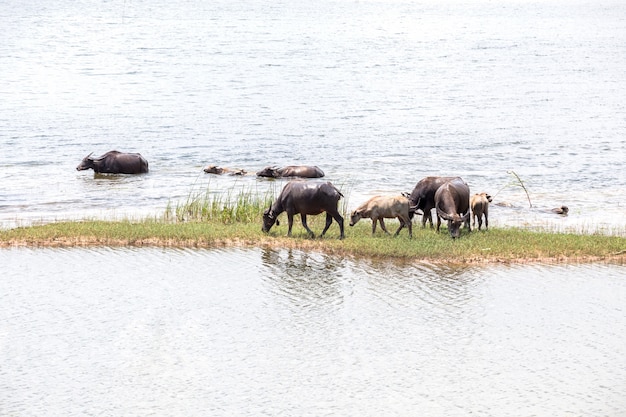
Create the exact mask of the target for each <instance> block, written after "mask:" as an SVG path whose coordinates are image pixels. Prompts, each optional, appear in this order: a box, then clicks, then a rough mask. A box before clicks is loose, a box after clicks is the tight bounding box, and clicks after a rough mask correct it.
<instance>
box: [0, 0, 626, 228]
mask: <svg viewBox="0 0 626 417" xmlns="http://www.w3.org/2000/svg"><path fill="white" fill-rule="evenodd" d="M625 7H626V6H625V5H624V4H623V3H621V2H616V1H610V0H606V1H601V2H599V3H598V2H594V3H593V4H591V3H588V2H582V1H574V2H571V1H567V2H565V1H563V2H561V1H538V2H532V3H527V2H518V1H514V0H509V1H504V2H499V3H498V5H497V6H494V5H493V3H492V2H487V1H480V0H473V1H450V2H443V3H441V2H435V1H418V2H406V1H403V0H385V1H350V0H346V1H333V0H330V1H323V2H322V3H319V2H317V3H315V4H314V5H313V4H308V3H306V4H305V3H302V4H293V3H292V2H281V1H278V2H266V1H263V0H250V1H238V2H233V1H220V0H218V1H211V2H202V1H196V0H190V1H185V2H182V3H177V4H176V5H175V6H173V5H172V3H171V2H164V1H161V0H157V1H150V2H145V1H126V0H125V1H122V0H114V1H110V2H105V3H94V2H89V1H87V2H75V1H67V0H63V1H59V2H55V3H54V5H51V4H49V2H47V1H43V0H36V1H30V2H28V3H18V2H11V1H9V2H3V3H2V4H1V5H0V27H1V28H2V29H0V31H2V34H3V39H5V41H4V42H2V43H0V56H2V60H1V61H0V80H1V81H2V85H3V86H4V88H3V91H2V93H0V94H1V97H2V100H0V149H1V150H2V152H0V182H1V183H2V184H3V185H2V187H0V225H1V226H2V227H13V226H16V225H23V224H30V223H32V222H47V221H51V220H57V219H67V218H83V217H97V218H112V217H125V216H141V217H143V216H160V215H162V214H163V213H164V211H165V209H166V207H167V206H168V204H171V205H173V206H176V204H179V203H181V202H184V201H185V199H186V198H187V197H188V196H189V195H190V194H193V193H194V192H197V191H204V190H206V189H207V188H208V189H209V190H210V192H214V193H221V192H223V191H224V190H230V191H231V192H232V191H233V190H234V193H235V194H238V190H240V189H245V190H252V191H253V192H258V193H259V194H260V195H265V192H266V191H267V190H268V189H279V188H280V187H281V186H282V185H283V182H282V181H278V182H275V181H262V180H257V179H256V178H255V177H254V176H250V177H246V178H243V179H241V178H232V177H215V176H213V175H209V174H204V173H203V172H202V168H203V167H204V166H205V165H208V164H217V165H221V166H226V167H236V168H244V169H247V170H248V171H250V172H255V171H257V170H259V169H260V168H262V167H264V166H266V165H273V164H276V165H287V164H292V163H296V164H298V163H304V164H316V165H319V166H320V167H321V168H322V169H323V170H324V171H325V172H326V175H327V178H328V179H329V180H331V181H333V183H335V184H336V185H338V186H339V187H340V188H341V189H342V190H343V191H344V194H345V195H346V196H347V199H348V201H347V202H346V206H347V209H352V208H354V207H356V206H357V205H358V204H360V203H361V202H362V201H364V200H365V199H366V197H369V196H371V195H374V194H378V193H389V194H393V193H399V192H402V191H411V189H412V188H413V186H414V185H415V184H416V183H417V181H418V180H419V179H421V178H423V177H424V176H427V175H461V176H463V178H465V179H466V180H467V181H468V182H469V184H470V186H471V189H472V191H475V192H480V191H488V192H490V193H491V194H492V195H494V196H495V197H496V199H495V202H501V203H508V204H512V205H513V206H514V207H513V208H508V207H505V208H501V207H497V206H494V208H493V209H492V212H491V218H492V219H491V223H492V224H493V225H521V226H529V227H536V226H539V227H548V228H556V229H564V228H565V229H567V228H573V229H577V230H583V231H589V232H594V231H601V232H603V233H604V232H606V233H619V234H624V219H625V218H624V214H623V213H624V205H623V196H624V195H625V193H626V176H625V174H624V170H623V169H622V167H623V165H624V163H625V162H626V159H625V155H626V154H625V153H624V149H625V148H626V146H625V145H626V139H625V138H626V108H625V106H624V100H623V91H624V90H625V89H626V78H624V76H623V74H624V71H625V70H626V43H624V39H625V36H626V9H625ZM110 149H120V150H125V151H133V152H141V153H142V154H143V155H144V156H145V157H146V158H147V159H148V160H149V162H150V167H151V172H150V173H149V174H148V175H144V176H140V177H127V176H121V177H113V178H109V177H94V176H93V174H92V173H91V171H89V172H76V171H75V169H74V168H75V167H76V166H77V165H78V163H79V162H80V160H81V159H82V158H83V157H84V156H85V155H87V154H89V153H90V152H94V153H95V154H96V155H99V154H102V153H104V152H106V151H108V150H110ZM511 170H512V171H514V172H516V173H517V174H519V176H520V178H521V179H522V180H523V183H524V185H525V186H526V187H527V188H528V191H529V193H530V197H531V202H532V204H533V206H534V208H533V209H529V208H528V201H527V198H526V195H525V193H524V191H523V190H522V189H521V187H519V183H518V182H517V181H516V179H515V178H514V177H513V176H512V175H511V174H509V173H508V172H509V171H511ZM562 204H565V205H567V206H569V207H570V214H569V216H568V217H565V218H561V217H557V216H554V215H551V214H547V213H545V212H543V211H542V210H543V209H550V208H552V207H556V206H560V205H562Z"/></svg>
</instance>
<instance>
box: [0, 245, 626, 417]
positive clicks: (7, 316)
mask: <svg viewBox="0 0 626 417" xmlns="http://www.w3.org/2000/svg"><path fill="white" fill-rule="evenodd" d="M0 263H1V264H2V265H3V279H2V280H0V341H1V343H0V357H2V367H1V368H0V404H1V405H0V414H3V415H29V416H36V415H42V416H43V415H65V416H73V415H102V414H104V415H145V414H157V415H188V416H192V415H207V414H210V415H255V416H256V415H280V414H289V415H302V416H307V415H316V416H318V415H363V416H375V415H376V416H380V415H407V414H411V415H412V414H419V415H423V414H426V415H432V416H444V415H445V416H457V415H458V416H466V415H469V414H480V415H497V416H531V415H535V416H536V415H539V416H554V415H577V416H579V415H621V413H623V411H624V410H625V409H626V402H625V400H624V396H623V393H624V390H625V389H626V385H624V384H625V382H624V381H626V361H625V360H624V358H625V357H626V355H625V354H626V352H625V351H624V346H626V336H625V335H626V311H625V310H624V303H623V300H624V297H626V280H625V279H624V278H626V275H625V273H624V268H623V266H614V265H600V264H598V265H571V266H570V265H554V266H550V265H544V266H541V267H534V266H505V265H502V266H491V267H487V268H485V267H465V268H454V267H450V266H438V265H428V264H423V263H414V264H413V263H412V264H408V265H397V264H394V263H389V262H373V261H356V260H349V259H344V258H336V257H332V256H328V255H323V254H318V253H310V252H301V251H295V250H270V249H245V250H240V249H228V250H172V249H167V250H162V249H147V248H144V249H128V248H124V249H107V248H99V249H78V248H76V249H67V250H64V249H3V250H0Z"/></svg>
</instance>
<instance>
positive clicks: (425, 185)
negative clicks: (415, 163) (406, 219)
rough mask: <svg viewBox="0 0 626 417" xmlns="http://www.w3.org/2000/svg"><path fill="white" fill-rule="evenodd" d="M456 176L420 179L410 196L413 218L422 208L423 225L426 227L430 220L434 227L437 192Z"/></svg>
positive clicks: (410, 213) (431, 225)
mask: <svg viewBox="0 0 626 417" xmlns="http://www.w3.org/2000/svg"><path fill="white" fill-rule="evenodd" d="M454 178H455V177H426V178H422V179H421V180H419V182H418V183H417V184H416V185H415V188H413V191H412V192H411V195H410V196H409V206H410V207H411V209H410V212H409V215H410V216H411V218H413V215H414V214H415V212H416V211H417V210H422V212H423V215H422V227H426V220H428V221H429V222H430V227H431V229H432V228H433V217H432V213H431V211H432V209H434V208H435V193H436V192H437V190H438V189H439V187H441V186H442V185H443V184H444V183H446V182H448V181H450V180H452V179H454Z"/></svg>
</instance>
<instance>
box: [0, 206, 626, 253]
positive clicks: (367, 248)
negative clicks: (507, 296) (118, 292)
mask: <svg viewBox="0 0 626 417" xmlns="http://www.w3.org/2000/svg"><path fill="white" fill-rule="evenodd" d="M318 217H323V216H318ZM285 220H286V219H285ZM284 223H286V221H285V222H284ZM309 223H310V226H311V228H313V230H315V231H317V232H318V233H319V231H320V230H321V229H322V228H323V225H322V224H321V222H320V221H319V220H317V219H316V221H314V222H312V221H310V222H309ZM368 223H369V222H368V221H361V222H360V223H359V224H357V225H356V226H355V227H353V228H351V227H348V226H347V227H346V238H345V239H344V240H339V239H337V237H338V234H339V233H338V226H337V225H336V224H333V226H331V228H330V229H329V231H328V233H327V235H326V236H325V237H324V238H319V237H317V238H309V237H308V236H307V235H306V233H305V231H304V229H303V228H302V226H301V225H300V224H299V223H296V224H295V225H294V231H293V236H292V237H287V236H286V229H287V226H286V224H283V223H281V225H280V226H275V227H274V228H273V229H272V230H271V232H270V233H269V234H265V233H263V232H262V231H261V222H260V217H259V220H258V221H256V222H237V223H224V222H222V221H218V220H214V221H206V222H199V221H186V222H166V221H157V220H142V221H136V222H133V221H129V220H124V221H99V220H93V221H72V222H58V223H51V224H46V225H42V226H29V227H21V228H16V229H11V230H4V231H0V247H12V246H31V247H42V246H43V247H72V246H160V247H209V248H212V247H230V246H238V247H276V248H294V249H303V250H315V251H322V252H326V253H331V254H337V255H340V256H355V257H371V258H396V259H403V260H426V261H430V262H452V263H489V262H597V261H611V262H618V263H624V262H626V238H623V237H617V236H604V235H577V234H564V233H552V232H533V231H526V230H522V229H516V228H511V229H490V230H489V231H480V232H479V231H473V232H472V233H468V232H467V231H464V233H463V234H462V236H461V238H459V239H456V240H453V239H451V238H450V236H449V235H448V234H447V231H446V230H445V229H443V230H442V232H441V233H436V232H435V231H433V230H431V229H429V228H427V229H422V228H421V227H415V230H414V233H413V234H414V236H413V239H409V238H408V235H407V234H406V233H405V231H403V233H401V234H400V235H399V236H397V237H393V236H389V235H385V234H382V233H381V232H377V234H376V235H375V236H372V235H371V228H370V224H368ZM388 223H389V226H390V228H391V227H394V226H396V225H395V224H393V222H388Z"/></svg>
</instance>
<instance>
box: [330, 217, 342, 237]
mask: <svg viewBox="0 0 626 417" xmlns="http://www.w3.org/2000/svg"><path fill="white" fill-rule="evenodd" d="M332 218H333V219H335V221H336V222H337V223H338V224H339V232H340V234H339V239H343V238H344V237H345V235H344V234H343V217H341V214H339V212H336V213H333V215H332Z"/></svg>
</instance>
